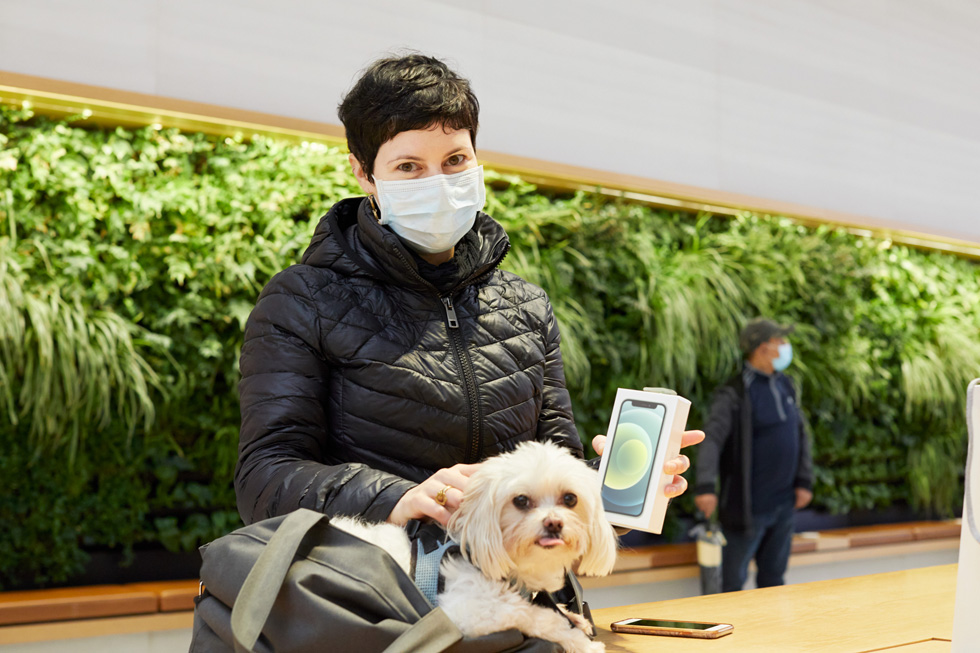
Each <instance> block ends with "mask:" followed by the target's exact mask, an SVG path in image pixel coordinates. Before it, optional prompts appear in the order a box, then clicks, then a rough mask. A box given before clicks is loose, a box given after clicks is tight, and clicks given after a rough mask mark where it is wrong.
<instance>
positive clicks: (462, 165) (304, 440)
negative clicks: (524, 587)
mask: <svg viewBox="0 0 980 653" xmlns="http://www.w3.org/2000/svg"><path fill="white" fill-rule="evenodd" d="M339 113H340V119H341V121H342V122H343V124H344V127H345V129H346V131H347V138H348V144H349V147H350V152H351V154H350V163H351V166H352V168H353V171H354V175H355V176H356V178H357V181H358V182H359V184H360V186H361V188H362V189H363V190H364V192H365V193H366V194H367V197H366V198H350V199H345V200H342V201H340V202H338V203H337V204H336V205H335V206H334V207H333V208H332V209H331V210H330V211H329V213H328V214H327V215H326V216H324V217H323V218H322V219H321V221H320V223H319V225H318V227H317V229H316V232H315V234H314V236H313V240H312V242H311V243H310V246H309V248H308V249H307V250H306V252H305V253H304V255H303V258H302V262H301V264H299V265H295V266H292V267H290V268H288V269H287V270H285V271H283V272H281V273H279V274H278V275H276V276H275V277H274V278H273V279H272V280H271V281H270V282H269V284H268V285H267V286H266V287H265V289H264V290H263V291H262V294H261V295H260V297H259V300H258V302H257V304H256V306H255V309H254V310H253V311H252V314H251V316H250V317H249V320H248V324H247V326H246V329H245V343H244V345H243V347H242V355H241V371H242V380H241V384H240V397H241V410H242V428H241V441H240V447H239V460H238V466H237V469H236V473H235V483H236V491H237V496H238V508H239V512H240V513H241V515H242V518H243V519H244V520H245V522H246V523H252V522H254V521H257V520H260V519H263V518H266V517H271V516H275V515H280V514H283V513H286V512H290V511H292V510H295V509H297V508H300V507H305V508H310V509H312V510H316V511H319V512H323V513H326V514H329V515H339V514H344V515H359V516H361V517H363V518H364V519H365V520H368V521H389V522H392V523H395V524H405V523H406V522H408V521H409V520H411V519H426V518H427V519H431V520H434V521H437V522H439V523H442V524H445V523H446V521H447V520H448V519H449V516H450V514H451V512H452V511H453V510H455V509H456V507H458V505H459V502H460V499H461V497H462V491H463V490H464V489H465V487H466V483H467V478H468V477H469V475H470V474H472V472H473V470H474V469H475V467H476V465H477V464H478V463H479V461H481V460H483V459H484V458H487V457H489V456H492V455H494V454H496V453H499V452H502V451H507V450H510V449H513V448H514V447H515V446H516V445H517V444H518V443H519V442H521V441H524V440H552V441H555V442H557V443H559V444H561V445H563V446H566V447H568V448H570V449H572V450H574V451H575V452H577V453H578V454H579V455H581V454H582V444H581V442H580V441H579V438H578V434H577V432H576V430H575V426H574V422H573V417H572V408H571V403H570V400H569V396H568V392H567V390H566V388H565V377H564V372H563V369H562V360H561V352H560V350H559V334H558V325H557V323H556V321H555V318H554V314H553V312H552V309H551V305H550V303H549V301H548V298H547V296H546V295H545V293H544V291H542V290H541V289H540V288H538V287H536V286H534V285H532V284H530V283H527V282H526V281H524V280H522V279H520V278H519V277H517V276H515V275H513V274H510V273H508V272H503V271H501V270H499V269H498V266H499V265H500V262H501V260H502V259H503V258H504V256H505V255H506V254H507V250H508V248H509V247H510V245H509V242H508V240H507V235H506V234H505V233H504V230H503V228H502V227H501V226H500V225H499V224H498V223H497V222H495V221H494V220H493V219H492V218H491V217H490V216H488V215H486V214H485V213H482V212H481V209H482V208H483V205H484V200H485V195H484V193H485V190H484V185H483V169H482V167H480V165H479V163H478V161H477V158H476V151H475V146H476V132H477V124H478V114H479V104H478V102H477V99H476V96H475V95H474V94H473V92H472V90H471V89H470V86H469V83H468V82H467V80H465V79H463V78H461V77H459V76H458V75H456V74H455V73H454V72H453V71H451V70H450V69H449V68H448V67H446V65H445V64H443V63H442V62H441V61H438V60H437V59H433V58H431V57H427V56H423V55H418V54H411V55H407V56H404V57H396V58H389V59H382V60H380V61H377V62H375V63H374V64H372V65H371V66H370V67H369V68H368V69H367V70H366V71H365V72H364V74H363V76H362V77H361V78H360V80H359V81H358V82H357V83H356V84H355V85H354V87H353V88H352V89H351V91H350V92H349V93H348V94H347V96H346V97H345V98H344V100H343V102H342V103H341V105H340V110H339ZM702 437H703V434H702V433H701V432H700V431H691V432H688V433H687V434H686V437H685V445H686V444H694V443H696V442H698V441H700V439H701V438H702ZM604 440H605V438H604V437H603V436H597V439H596V440H595V441H594V444H593V446H594V447H595V448H596V450H597V451H599V452H600V453H601V450H602V448H603V446H604ZM688 465H689V462H688V460H687V458H686V457H685V456H679V457H678V458H676V459H674V460H672V461H669V462H668V463H667V465H666V466H665V470H666V471H667V472H668V473H674V474H680V473H682V472H683V471H685V470H686V469H687V468H688ZM686 486H687V483H686V481H685V480H684V479H683V478H681V477H680V476H676V477H675V478H674V480H673V483H672V484H671V485H670V486H668V488H667V490H666V492H667V494H668V496H676V495H678V494H681V493H682V492H683V491H684V489H685V488H686Z"/></svg>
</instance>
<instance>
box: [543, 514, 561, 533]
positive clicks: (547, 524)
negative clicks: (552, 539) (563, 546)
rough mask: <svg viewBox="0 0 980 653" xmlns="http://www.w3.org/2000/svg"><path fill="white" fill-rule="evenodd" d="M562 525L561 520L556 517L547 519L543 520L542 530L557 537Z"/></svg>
mask: <svg viewBox="0 0 980 653" xmlns="http://www.w3.org/2000/svg"><path fill="white" fill-rule="evenodd" d="M562 526H563V524H562V523H561V520H560V519H558V518H557V517H548V518H547V519H545V520H544V529H545V530H546V531H548V533H549V534H550V535H558V534H559V533H561V528H562Z"/></svg>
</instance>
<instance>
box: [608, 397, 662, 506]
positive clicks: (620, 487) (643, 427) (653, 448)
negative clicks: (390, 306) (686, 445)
mask: <svg viewBox="0 0 980 653" xmlns="http://www.w3.org/2000/svg"><path fill="white" fill-rule="evenodd" d="M666 416H667V408H666V407H665V406H664V405H663V404H661V403H658V402H656V401H638V400H635V399H626V400H624V401H623V402H622V404H621V406H620V410H619V416H618V417H617V419H616V430H615V437H614V438H613V442H612V450H611V451H610V452H609V462H608V464H607V465H606V473H605V475H604V476H603V478H602V489H601V494H602V505H603V508H605V510H606V511H607V512H615V513H619V514H621V515H633V516H635V515H639V514H640V513H642V512H643V505H644V502H645V501H646V496H647V489H648V488H649V487H650V479H651V478H652V477H653V473H652V472H653V461H654V458H655V457H656V454H657V445H658V443H659V442H660V437H661V433H662V431H663V428H664V420H665V418H666Z"/></svg>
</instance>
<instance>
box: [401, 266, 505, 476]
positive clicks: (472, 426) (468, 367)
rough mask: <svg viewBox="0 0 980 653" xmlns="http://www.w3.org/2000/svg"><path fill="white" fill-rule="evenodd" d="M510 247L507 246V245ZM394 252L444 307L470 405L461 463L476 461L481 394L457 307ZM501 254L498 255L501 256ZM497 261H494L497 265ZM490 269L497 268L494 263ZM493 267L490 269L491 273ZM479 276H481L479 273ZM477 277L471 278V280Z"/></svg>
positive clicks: (480, 434)
mask: <svg viewBox="0 0 980 653" xmlns="http://www.w3.org/2000/svg"><path fill="white" fill-rule="evenodd" d="M508 249H509V247H508ZM394 253H395V255H397V256H398V258H399V259H401V261H402V263H404V264H405V267H406V268H407V269H408V271H409V272H410V273H411V274H412V276H413V277H415V278H416V279H418V280H419V281H421V282H422V283H423V284H425V285H426V286H428V287H429V288H432V290H433V291H435V293H436V296H437V297H438V298H439V301H441V302H442V305H443V307H444V308H445V309H446V324H447V326H448V327H449V328H448V329H447V332H448V335H449V344H450V345H451V346H452V348H453V355H454V356H455V357H456V362H457V363H458V364H459V369H460V372H461V373H462V376H463V390H464V391H465V392H466V401H467V403H468V404H469V409H470V419H469V432H468V433H467V435H468V436H469V444H470V446H469V449H468V450H467V452H466V457H465V458H464V459H463V462H464V463H475V462H477V461H478V460H479V459H480V458H479V456H480V451H482V450H483V419H482V416H481V414H480V396H479V389H478V388H477V385H476V374H475V373H474V372H473V361H471V360H470V357H469V354H468V353H467V352H466V347H465V346H464V344H463V336H462V335H461V334H460V333H459V319H458V318H457V316H456V309H455V308H454V307H453V300H452V298H451V296H450V295H446V296H443V295H441V294H440V293H439V290H438V288H436V287H435V286H433V285H432V284H431V283H429V282H428V281H426V280H425V278H424V277H422V275H421V274H419V273H418V272H416V271H415V270H413V269H412V266H411V265H409V263H408V261H407V260H406V259H405V257H404V256H403V255H402V253H401V252H399V251H398V250H397V249H396V250H394ZM502 258H503V257H501V259H502ZM499 264H500V262H499V261H498V262H497V265H499ZM493 269H496V266H494V268H493ZM492 271H493V270H490V272H492ZM480 276H481V278H482V277H483V276H484V275H480ZM475 281H476V280H475V279H474V282H475ZM466 285H468V284H464V285H462V286H459V287H457V288H455V289H454V290H457V291H458V290H460V289H462V288H464V287H465V286H466Z"/></svg>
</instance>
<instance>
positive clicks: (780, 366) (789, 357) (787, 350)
mask: <svg viewBox="0 0 980 653" xmlns="http://www.w3.org/2000/svg"><path fill="white" fill-rule="evenodd" d="M792 362H793V345H791V344H789V343H788V342H785V343H783V344H781V345H779V356H777V357H776V358H774V359H773V361H772V367H773V369H774V370H776V371H777V372H782V371H783V370H785V369H786V368H787V367H789V364H790V363H792Z"/></svg>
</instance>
